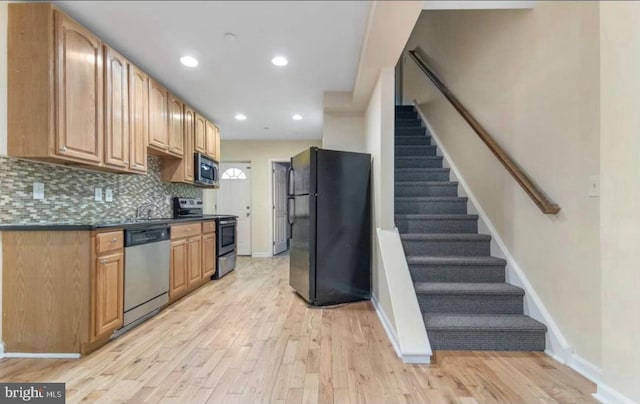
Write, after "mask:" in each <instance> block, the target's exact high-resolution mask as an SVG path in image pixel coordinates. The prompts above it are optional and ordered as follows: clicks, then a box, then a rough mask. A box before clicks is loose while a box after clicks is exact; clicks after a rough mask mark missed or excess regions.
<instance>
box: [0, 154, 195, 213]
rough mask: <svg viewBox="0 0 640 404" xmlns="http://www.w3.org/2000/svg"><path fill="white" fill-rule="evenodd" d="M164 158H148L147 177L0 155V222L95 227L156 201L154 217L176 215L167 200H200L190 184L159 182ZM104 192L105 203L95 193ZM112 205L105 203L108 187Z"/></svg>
mask: <svg viewBox="0 0 640 404" xmlns="http://www.w3.org/2000/svg"><path fill="white" fill-rule="evenodd" d="M160 164H161V162H160V159H159V158H158V157H154V156H149V158H148V172H147V174H146V175H137V174H111V173H102V172H96V171H88V170H84V169H77V168H68V167H64V166H58V165H51V164H46V163H37V162H32V161H25V160H18V159H14V158H11V157H1V156H0V223H36V222H72V223H95V222H101V221H107V220H121V219H124V218H126V217H131V216H134V215H135V213H136V208H137V207H138V206H140V205H142V204H143V203H154V204H155V205H156V206H157V207H156V208H154V212H153V215H154V216H155V217H169V216H171V213H172V208H171V202H170V201H169V202H167V198H168V197H174V196H182V197H190V198H201V197H202V190H201V189H200V188H197V187H194V186H192V185H188V184H167V183H163V182H161V181H160ZM34 182H41V183H43V184H44V199H42V200H40V199H33V183H34ZM95 188H102V192H103V200H102V202H96V201H94V189H95ZM107 188H110V189H111V190H112V192H113V201H112V202H105V201H104V192H105V189H107Z"/></svg>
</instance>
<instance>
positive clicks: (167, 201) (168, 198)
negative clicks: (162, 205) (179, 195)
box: [165, 195, 171, 205]
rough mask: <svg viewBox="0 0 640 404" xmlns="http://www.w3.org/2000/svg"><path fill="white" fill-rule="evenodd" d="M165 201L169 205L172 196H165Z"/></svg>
mask: <svg viewBox="0 0 640 404" xmlns="http://www.w3.org/2000/svg"><path fill="white" fill-rule="evenodd" d="M165 202H166V204H167V205H169V204H171V197H170V196H168V195H167V196H166V197H165Z"/></svg>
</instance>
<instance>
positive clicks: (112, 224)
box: [0, 215, 235, 232]
mask: <svg viewBox="0 0 640 404" xmlns="http://www.w3.org/2000/svg"><path fill="white" fill-rule="evenodd" d="M229 217H235V216H231V215H204V216H202V217H189V218H182V219H173V218H157V219H149V220H146V219H145V220H137V221H131V220H126V219H122V220H111V221H100V222H95V223H80V222H78V223H76V222H48V223H47V222H45V223H6V224H0V232H3V231H82V230H98V229H118V228H122V229H125V228H127V229H130V228H135V227H143V226H147V225H157V224H169V225H171V224H176V223H186V222H197V221H202V220H215V219H218V218H229Z"/></svg>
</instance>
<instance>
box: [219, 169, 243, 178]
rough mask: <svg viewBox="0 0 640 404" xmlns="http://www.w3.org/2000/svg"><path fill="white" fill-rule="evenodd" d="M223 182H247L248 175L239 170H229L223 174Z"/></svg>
mask: <svg viewBox="0 0 640 404" xmlns="http://www.w3.org/2000/svg"><path fill="white" fill-rule="evenodd" d="M222 179H223V180H246V179H247V175H246V174H245V173H244V171H242V170H241V169H239V168H228V169H227V170H226V171H225V172H224V173H222Z"/></svg>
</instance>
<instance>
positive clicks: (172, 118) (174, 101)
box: [169, 94, 184, 157]
mask: <svg viewBox="0 0 640 404" xmlns="http://www.w3.org/2000/svg"><path fill="white" fill-rule="evenodd" d="M183 109H184V103H183V102H182V101H180V100H179V99H178V98H176V97H175V96H174V95H173V94H169V152H170V153H171V154H175V155H176V156H180V157H182V156H183V155H184V120H183V119H184V117H183Z"/></svg>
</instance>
